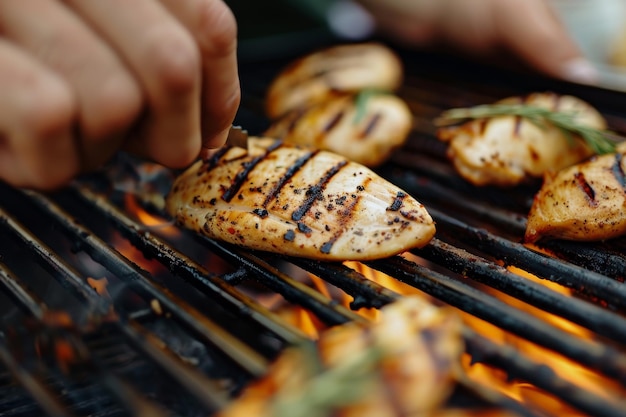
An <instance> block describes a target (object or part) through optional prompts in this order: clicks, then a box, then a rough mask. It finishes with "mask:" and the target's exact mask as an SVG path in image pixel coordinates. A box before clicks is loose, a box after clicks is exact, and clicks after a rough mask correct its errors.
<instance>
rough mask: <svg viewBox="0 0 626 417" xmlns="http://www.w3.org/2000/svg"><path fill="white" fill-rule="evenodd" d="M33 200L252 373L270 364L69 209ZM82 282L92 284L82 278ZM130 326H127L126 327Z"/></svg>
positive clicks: (40, 197)
mask: <svg viewBox="0 0 626 417" xmlns="http://www.w3.org/2000/svg"><path fill="white" fill-rule="evenodd" d="M27 194H28V196H29V197H30V198H31V200H32V202H33V203H34V204H35V205H37V206H39V207H40V208H42V209H43V210H45V211H46V214H49V215H50V216H52V217H53V218H54V220H55V221H57V222H58V224H59V225H60V226H61V227H62V228H63V229H64V230H65V231H66V232H67V233H68V234H70V235H71V236H73V238H75V239H76V240H78V241H80V242H81V244H82V245H83V250H85V252H87V253H88V254H89V255H90V256H91V257H92V258H93V259H94V260H95V261H97V262H99V263H100V264H101V265H103V266H104V267H106V268H107V269H108V270H109V271H111V272H112V273H113V274H115V275H116V276H118V277H120V278H122V279H124V280H125V281H126V282H128V283H129V284H130V285H132V287H133V288H135V290H137V291H139V292H142V293H143V294H144V295H145V296H146V298H148V299H155V300H157V301H158V302H159V303H160V305H161V306H162V308H163V309H164V310H165V311H167V312H169V313H170V314H171V315H172V317H173V318H174V319H176V320H177V321H179V322H180V323H181V324H182V325H184V326H185V327H186V328H188V329H190V330H192V331H193V332H194V334H196V336H198V337H200V338H201V339H202V340H203V341H205V342H207V343H209V344H212V345H214V346H217V347H219V348H220V350H221V351H222V352H224V353H225V354H226V355H227V356H230V357H231V359H233V360H234V361H235V363H237V364H238V365H240V366H242V367H243V369H245V370H246V371H248V372H249V373H250V374H251V375H256V376H260V375H262V374H263V373H264V372H265V370H266V368H267V360H266V359H265V358H263V357H262V356H261V355H260V354H258V353H257V352H256V351H254V350H252V349H251V348H249V347H248V346H246V345H244V344H243V343H242V342H241V341H239V340H238V339H236V338H234V337H233V336H232V335H231V334H230V333H228V332H227V331H225V330H224V329H222V328H221V327H220V326H219V325H217V324H215V323H213V322H212V321H211V320H210V319H209V318H208V317H206V316H204V315H202V314H201V313H200V312H198V311H197V310H196V309H194V308H193V307H192V306H190V305H189V304H188V303H186V302H185V301H184V300H182V299H180V298H178V297H176V296H175V295H174V294H171V293H170V292H169V291H167V290H166V289H165V288H164V287H162V286H161V285H160V284H158V283H156V282H155V281H154V280H153V279H152V278H151V277H150V274H149V273H147V272H146V271H144V270H142V269H141V268H139V267H138V266H137V265H136V264H134V263H133V262H132V261H130V260H128V259H126V258H125V257H124V256H122V255H121V254H120V253H119V252H118V251H117V250H115V249H114V248H112V247H111V246H109V245H108V244H107V243H106V242H104V241H103V240H101V239H100V238H98V237H97V236H95V235H94V234H92V233H90V232H89V230H87V229H86V228H85V227H83V226H82V225H80V224H78V222H76V221H75V220H74V219H73V218H72V217H71V216H70V215H69V214H68V213H66V212H65V211H64V210H63V209H62V208H61V207H59V206H58V205H57V204H56V203H54V202H53V201H52V200H50V199H49V198H47V197H45V196H43V195H42V194H39V193H35V192H32V191H29V192H27ZM78 282H80V283H82V285H88V284H87V283H85V282H84V281H82V280H80V279H78ZM124 330H127V329H124Z"/></svg>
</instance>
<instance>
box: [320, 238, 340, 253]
mask: <svg viewBox="0 0 626 417" xmlns="http://www.w3.org/2000/svg"><path fill="white" fill-rule="evenodd" d="M336 240H337V238H332V239H331V240H329V241H328V242H326V243H324V244H323V245H322V247H320V252H322V253H323V254H324V255H328V254H329V253H330V250H331V249H332V247H333V243H335V241H336Z"/></svg>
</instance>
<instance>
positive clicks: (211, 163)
mask: <svg viewBox="0 0 626 417" xmlns="http://www.w3.org/2000/svg"><path fill="white" fill-rule="evenodd" d="M229 149H230V148H229V147H228V146H223V147H222V148H220V149H219V150H218V151H217V152H215V153H214V154H213V155H211V157H210V158H209V159H207V160H205V161H204V162H203V164H202V166H201V167H200V169H199V170H198V173H197V175H198V176H200V175H202V174H204V173H205V172H209V171H211V170H212V169H213V168H215V166H216V165H217V163H218V162H219V161H220V159H222V156H224V154H225V153H226V152H228V150H229Z"/></svg>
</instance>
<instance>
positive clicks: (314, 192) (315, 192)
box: [291, 161, 348, 222]
mask: <svg viewBox="0 0 626 417" xmlns="http://www.w3.org/2000/svg"><path fill="white" fill-rule="evenodd" d="M347 163H348V162H347V161H341V162H339V163H338V164H337V165H335V166H334V167H332V168H331V169H329V170H328V171H327V172H326V174H325V175H324V176H323V177H322V178H320V180H319V182H318V183H317V184H315V185H314V186H312V187H311V188H309V189H308V190H306V195H307V199H306V200H305V201H304V203H303V204H302V205H301V206H300V207H298V208H297V209H296V210H295V211H294V212H293V213H292V214H291V218H292V220H293V221H296V222H297V221H300V220H301V219H302V217H303V216H304V215H305V214H306V213H307V212H308V211H309V210H310V209H311V207H312V206H313V203H315V200H317V199H318V198H319V197H320V196H321V194H322V192H323V191H324V188H325V187H326V184H328V182H329V181H330V180H331V178H332V177H333V176H335V174H337V173H338V172H339V171H341V168H343V167H344V166H346V164H347Z"/></svg>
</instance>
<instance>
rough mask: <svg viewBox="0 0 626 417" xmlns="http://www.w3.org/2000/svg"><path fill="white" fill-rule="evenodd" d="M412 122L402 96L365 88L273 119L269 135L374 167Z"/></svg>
mask: <svg viewBox="0 0 626 417" xmlns="http://www.w3.org/2000/svg"><path fill="white" fill-rule="evenodd" d="M411 125H412V115H411V111H410V110H409V108H408V106H407V105H406V103H405V102H404V101H403V100H401V99H400V98H398V97H396V96H395V95H391V94H380V93H373V92H362V93H360V94H357V95H341V96H337V97H336V98H334V99H331V100H326V101H324V102H322V103H319V104H317V105H315V106H312V107H308V108H302V109H298V110H293V111H291V112H289V113H288V114H287V115H286V116H284V117H283V118H281V119H279V120H278V121H276V122H274V123H273V124H272V125H271V126H270V127H269V129H268V130H267V131H266V132H265V135H266V136H269V137H273V138H278V139H281V140H283V141H285V142H287V143H295V144H299V145H307V146H313V147H316V148H320V149H326V150H329V151H331V152H335V153H338V154H340V155H343V156H345V157H346V158H348V159H350V160H352V161H354V162H358V163H360V164H363V165H366V166H369V167H375V166H378V165H380V164H382V163H383V162H385V161H386V160H387V159H388V158H389V156H390V155H391V153H392V152H393V151H394V150H395V149H396V148H398V147H400V146H402V145H403V144H404V142H405V141H406V138H407V136H408V134H409V132H410V130H411Z"/></svg>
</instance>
